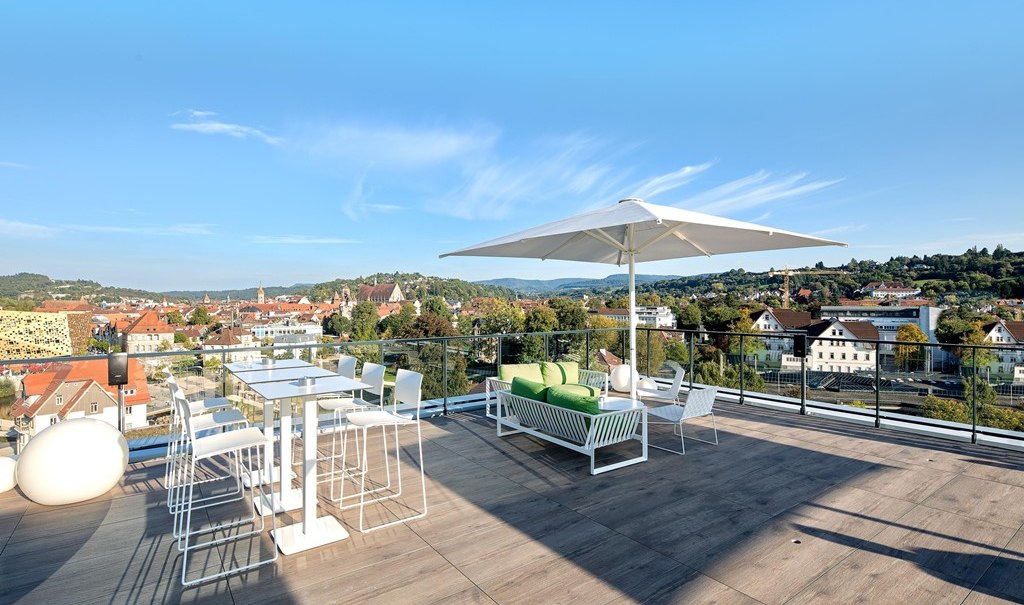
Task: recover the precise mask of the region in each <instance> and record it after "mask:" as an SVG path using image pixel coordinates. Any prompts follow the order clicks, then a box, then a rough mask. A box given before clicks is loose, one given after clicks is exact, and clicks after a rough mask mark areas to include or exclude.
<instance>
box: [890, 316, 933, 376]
mask: <svg viewBox="0 0 1024 605" xmlns="http://www.w3.org/2000/svg"><path fill="white" fill-rule="evenodd" d="M896 340H897V341H901V342H928V336H927V335H926V334H925V333H924V332H922V331H921V328H919V327H917V324H903V325H902V326H900V327H899V328H898V329H897V330H896ZM924 352H925V349H924V347H916V346H914V345H896V346H895V347H894V353H895V357H896V367H899V368H903V369H904V370H905V371H907V372H910V371H913V370H920V369H921V368H923V367H924V360H925V354H924Z"/></svg>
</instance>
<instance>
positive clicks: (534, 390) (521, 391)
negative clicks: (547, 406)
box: [512, 376, 548, 402]
mask: <svg viewBox="0 0 1024 605" xmlns="http://www.w3.org/2000/svg"><path fill="white" fill-rule="evenodd" d="M547 391H548V388H547V387H546V386H544V383H543V382H537V381H534V380H529V379H528V378H521V377H519V376H514V377H513V378H512V394H513V395H516V396H518V397H525V398H527V399H533V400H534V401H545V402H546V401H547V400H548V398H547Z"/></svg>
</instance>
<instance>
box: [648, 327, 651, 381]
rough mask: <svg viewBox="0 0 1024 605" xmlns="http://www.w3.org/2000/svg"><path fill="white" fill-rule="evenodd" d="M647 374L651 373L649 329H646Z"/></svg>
mask: <svg viewBox="0 0 1024 605" xmlns="http://www.w3.org/2000/svg"><path fill="white" fill-rule="evenodd" d="M647 375H648V376H650V375H651V331H650V330H647Z"/></svg>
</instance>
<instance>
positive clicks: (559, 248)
mask: <svg viewBox="0 0 1024 605" xmlns="http://www.w3.org/2000/svg"><path fill="white" fill-rule="evenodd" d="M584 235H586V233H585V232H582V231H581V232H580V233H577V234H576V235H573V236H572V237H570V238H569V239H567V240H565V241H564V242H562V243H561V244H559V245H558V247H557V248H555V249H554V250H552V251H551V252H548V253H547V254H545V255H543V256H541V257H540V259H541V260H547V259H549V258H551V257H552V256H554V255H555V254H557V253H558V252H559V251H560V250H561V249H562V248H565V247H566V246H568V245H569V244H571V243H573V242H575V241H576V240H578V239H580V238H581V237H583V236H584Z"/></svg>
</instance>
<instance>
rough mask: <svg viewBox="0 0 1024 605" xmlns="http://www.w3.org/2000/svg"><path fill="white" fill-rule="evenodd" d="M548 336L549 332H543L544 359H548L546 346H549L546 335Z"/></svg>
mask: <svg viewBox="0 0 1024 605" xmlns="http://www.w3.org/2000/svg"><path fill="white" fill-rule="evenodd" d="M549 336H550V334H549V333H548V332H544V361H547V360H548V352H549V351H548V346H549V344H548V337H549Z"/></svg>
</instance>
